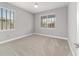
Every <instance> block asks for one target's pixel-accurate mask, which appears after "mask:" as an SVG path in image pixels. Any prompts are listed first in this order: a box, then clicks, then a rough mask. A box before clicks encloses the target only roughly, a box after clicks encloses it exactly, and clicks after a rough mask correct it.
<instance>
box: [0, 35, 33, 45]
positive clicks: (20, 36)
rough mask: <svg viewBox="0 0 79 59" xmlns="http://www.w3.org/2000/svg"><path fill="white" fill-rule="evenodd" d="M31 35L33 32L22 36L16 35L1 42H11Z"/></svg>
mask: <svg viewBox="0 0 79 59" xmlns="http://www.w3.org/2000/svg"><path fill="white" fill-rule="evenodd" d="M30 35H32V33H31V34H27V35H22V36H19V37H16V38H12V39H8V40H5V41H2V42H0V44H3V43H7V42H10V41H13V40H18V39H20V38H23V37H27V36H30Z"/></svg>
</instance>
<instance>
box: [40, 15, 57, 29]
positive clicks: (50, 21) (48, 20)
mask: <svg viewBox="0 0 79 59" xmlns="http://www.w3.org/2000/svg"><path fill="white" fill-rule="evenodd" d="M55 21H56V16H55V15H47V16H41V27H43V28H55Z"/></svg>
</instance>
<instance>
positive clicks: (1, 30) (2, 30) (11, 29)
mask: <svg viewBox="0 0 79 59" xmlns="http://www.w3.org/2000/svg"><path fill="white" fill-rule="evenodd" d="M0 9H5V10H6V16H5V17H6V27H7V13H8V12H7V11H11V12H13V26H14V27H13V28H9V29H7V28H6V29H0V32H4V31H13V30H15V17H14V15H15V11H14V10H12V9H8V8H6V7H0ZM1 13H3V12H1ZM2 17H3V15H1V18H2ZM10 18H11V15H10ZM10 20H11V19H10ZM10 23H11V22H10ZM10 26H11V24H10ZM1 27H3V25H1Z"/></svg>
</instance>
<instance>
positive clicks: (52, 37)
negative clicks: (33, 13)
mask: <svg viewBox="0 0 79 59" xmlns="http://www.w3.org/2000/svg"><path fill="white" fill-rule="evenodd" d="M33 34H36V35H43V36H47V37H52V38H59V39H65V40H68V38H65V37H60V36H53V35H46V34H40V33H33Z"/></svg>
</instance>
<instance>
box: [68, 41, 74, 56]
mask: <svg viewBox="0 0 79 59" xmlns="http://www.w3.org/2000/svg"><path fill="white" fill-rule="evenodd" d="M67 41H68V43H69V47H70V50H71V52H72V55H73V56H75V53H74V50H73V47H72V43H71V42H70V40H67Z"/></svg>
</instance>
